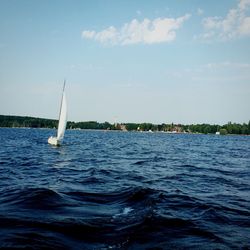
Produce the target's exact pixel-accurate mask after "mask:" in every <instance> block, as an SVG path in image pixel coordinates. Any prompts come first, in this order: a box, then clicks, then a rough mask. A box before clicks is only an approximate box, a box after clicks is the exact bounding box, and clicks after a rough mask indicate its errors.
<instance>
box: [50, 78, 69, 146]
mask: <svg viewBox="0 0 250 250" xmlns="http://www.w3.org/2000/svg"><path fill="white" fill-rule="evenodd" d="M66 125H67V102H66V95H65V81H64V84H63V93H62V100H61V106H60V113H59V121H58V129H57V136H56V137H54V136H50V137H49V139H48V143H49V144H51V145H54V146H60V145H61V144H62V141H63V137H64V133H65V130H66Z"/></svg>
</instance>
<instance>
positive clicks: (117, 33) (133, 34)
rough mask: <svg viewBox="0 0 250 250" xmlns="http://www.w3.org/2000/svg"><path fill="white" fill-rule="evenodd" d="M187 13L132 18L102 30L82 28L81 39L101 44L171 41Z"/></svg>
mask: <svg viewBox="0 0 250 250" xmlns="http://www.w3.org/2000/svg"><path fill="white" fill-rule="evenodd" d="M189 17H190V15H189V14H186V15H184V16H182V17H178V18H156V19H154V20H150V19H144V20H143V21H142V22H139V21H138V20H137V19H133V20H132V21H131V22H129V23H125V24H124V25H123V26H122V27H121V28H119V29H117V28H115V27H114V26H110V27H109V28H107V29H104V30H102V31H99V32H97V31H95V30H84V31H83V32H82V38H83V39H93V40H95V41H98V42H100V43H102V44H110V45H129V44H139V43H143V44H154V43H163V42H171V41H173V40H175V38H176V31H177V30H178V29H180V27H181V26H182V24H183V23H184V22H185V21H186V20H188V19H189Z"/></svg>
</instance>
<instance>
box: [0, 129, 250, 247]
mask: <svg viewBox="0 0 250 250" xmlns="http://www.w3.org/2000/svg"><path fill="white" fill-rule="evenodd" d="M53 134H55V131H54V130H46V129H45V130H42V129H7V128H6V129H4V128H1V129H0V247H2V248H7V249H8V248H17V249H20V248H27V249H147V248H149V249H150V248H152V249H186V248H189V249H201V248H202V249H231V248H236V249H237V248H240V249H249V248H250V137H249V136H216V135H192V134H166V133H139V132H115V131H84V130H82V131H73V130H67V131H66V136H65V141H64V144H63V145H62V146H61V147H58V148H56V147H53V146H51V145H48V143H47V138H48V137H49V136H50V135H53Z"/></svg>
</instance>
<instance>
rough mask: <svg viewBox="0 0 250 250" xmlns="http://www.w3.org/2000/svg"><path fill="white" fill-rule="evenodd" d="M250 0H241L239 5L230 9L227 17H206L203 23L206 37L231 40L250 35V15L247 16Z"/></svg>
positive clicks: (203, 36) (204, 36)
mask: <svg viewBox="0 0 250 250" xmlns="http://www.w3.org/2000/svg"><path fill="white" fill-rule="evenodd" d="M249 8H250V0H239V1H238V5H237V6H236V7H235V8H233V9H230V10H229V11H228V13H227V15H226V17H224V18H223V17H217V16H213V17H206V18H204V19H203V21H202V24H203V27H204V29H205V33H204V34H203V35H202V38H204V39H208V40H209V39H214V38H217V39H221V40H229V39H233V38H236V37H243V36H250V16H247V14H248V11H249Z"/></svg>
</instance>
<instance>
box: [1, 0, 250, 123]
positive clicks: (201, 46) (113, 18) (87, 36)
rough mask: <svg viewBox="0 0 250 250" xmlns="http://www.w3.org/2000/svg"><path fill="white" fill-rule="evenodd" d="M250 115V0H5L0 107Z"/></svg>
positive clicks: (16, 111) (88, 113)
mask: <svg viewBox="0 0 250 250" xmlns="http://www.w3.org/2000/svg"><path fill="white" fill-rule="evenodd" d="M64 79H66V82H67V83H66V95H67V101H68V120H70V121H76V122H77V121H98V122H104V121H108V122H111V123H114V122H151V123H155V124H161V123H172V122H173V123H182V124H197V123H210V124H225V123H227V122H229V121H231V122H237V123H243V122H245V123H248V121H249V120H250V0H220V1H218V0H209V1H203V0H188V1H186V0H171V1H170V0H163V1H160V0H154V1H150V0H135V1H132V0H131V1H121V0H93V1H82V0H72V1H70V0H43V1H38V0H22V1H19V0H0V114H2V115H20V116H34V117H42V118H52V119H57V118H58V113H59V108H60V107H59V105H60V98H61V94H62V93H61V92H62V87H63V81H64Z"/></svg>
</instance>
